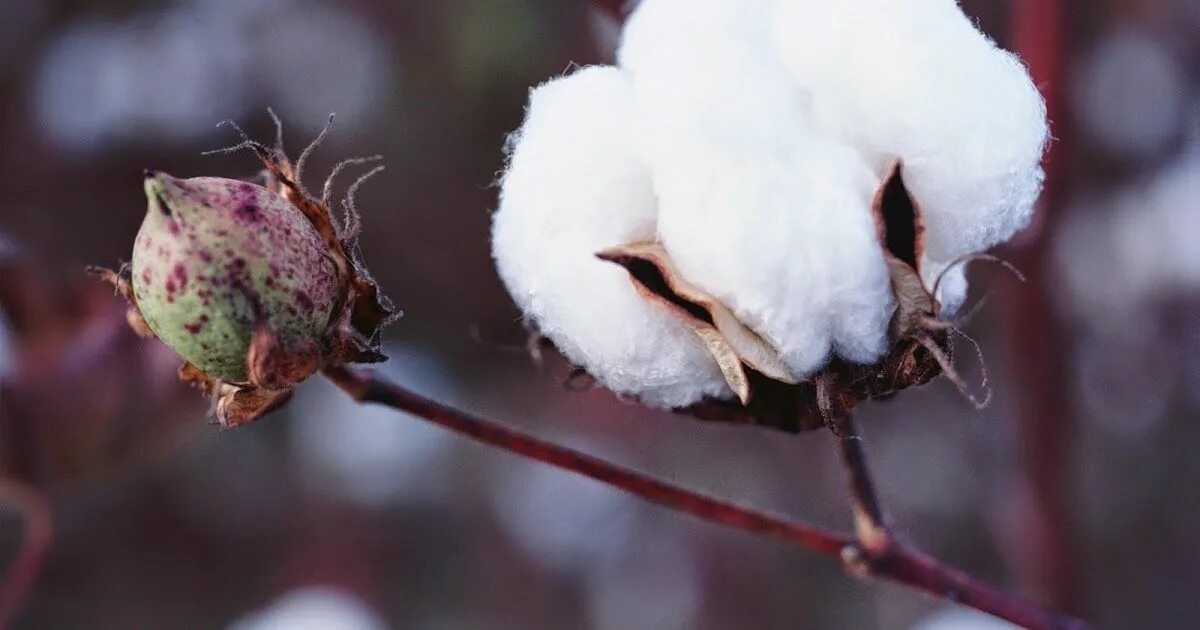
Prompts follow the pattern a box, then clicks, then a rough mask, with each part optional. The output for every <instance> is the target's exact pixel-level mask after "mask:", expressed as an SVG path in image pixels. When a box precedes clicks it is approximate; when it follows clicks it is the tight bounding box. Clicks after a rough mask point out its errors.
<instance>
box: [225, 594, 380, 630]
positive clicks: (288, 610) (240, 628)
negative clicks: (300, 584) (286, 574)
mask: <svg viewBox="0 0 1200 630" xmlns="http://www.w3.org/2000/svg"><path fill="white" fill-rule="evenodd" d="M387 627H388V625H387V623H386V622H384V620H383V618H382V617H381V616H380V615H379V613H377V612H375V611H374V610H372V609H371V608H370V607H369V606H367V604H366V603H364V602H363V601H362V600H360V599H358V598H357V597H355V596H353V595H351V594H349V593H347V592H345V591H342V590H339V589H335V588H331V587H326V586H310V587H305V588H300V589H296V590H294V591H291V592H289V593H286V594H284V595H283V596H282V597H280V598H279V599H277V600H275V601H274V602H272V603H271V604H270V605H269V606H268V607H266V608H264V609H262V610H260V611H257V612H253V613H250V614H248V615H246V616H245V617H242V618H241V619H239V620H237V621H235V622H233V623H232V624H230V625H229V630H386V629H387Z"/></svg>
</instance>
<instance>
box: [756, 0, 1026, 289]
mask: <svg viewBox="0 0 1200 630" xmlns="http://www.w3.org/2000/svg"><path fill="white" fill-rule="evenodd" d="M774 42H775V45H776V47H777V49H778V51H779V54H780V55H781V57H782V59H783V62H784V63H785V65H786V66H787V67H788V70H789V72H790V74H791V76H792V77H793V78H794V79H795V81H796V82H797V88H796V89H798V90H802V91H805V92H807V93H808V94H809V95H810V96H811V99H812V108H813V116H814V120H815V123H816V124H817V125H818V126H819V127H820V128H822V129H823V130H825V131H826V132H828V133H830V134H832V135H833V136H834V137H837V138H842V139H845V140H846V141H848V142H851V143H852V144H854V145H855V146H856V147H858V148H859V150H860V151H862V152H863V153H864V156H865V157H866V159H868V160H869V161H871V162H872V163H873V165H874V166H875V168H876V170H877V172H882V169H884V168H885V167H886V165H887V163H888V162H890V160H891V159H892V158H894V157H899V158H901V159H902V160H903V161H904V163H905V175H906V178H905V179H906V183H907V184H908V186H909V188H910V190H911V192H912V193H913V195H914V196H915V197H916V199H917V200H918V201H919V202H920V204H921V205H922V207H923V209H924V211H925V220H926V227H927V230H928V232H927V234H926V239H927V242H926V252H925V260H924V261H923V268H922V273H923V276H924V278H925V281H926V283H927V284H932V282H933V280H934V279H935V278H936V276H937V275H938V274H939V273H940V272H941V271H942V269H944V268H945V265H946V264H947V263H949V262H951V261H953V260H954V259H956V258H958V257H960V256H962V255H964V254H968V253H972V252H978V251H982V250H984V249H987V248H988V247H991V246H993V245H995V244H997V243H999V242H1001V241H1004V240H1006V239H1008V238H1009V237H1011V236H1012V235H1013V234H1014V233H1015V232H1016V231H1017V230H1019V229H1021V228H1022V227H1024V226H1025V225H1026V224H1027V223H1028V220H1029V218H1030V216H1031V213H1032V207H1033V204H1034V202H1035V201H1036V199H1037V196H1038V194H1039V192H1040V189H1041V183H1042V179H1043V176H1042V171H1041V168H1040V161H1041V157H1042V152H1043V150H1044V146H1045V143H1046V140H1047V133H1048V131H1047V125H1046V119H1045V115H1046V111H1045V104H1044V102H1043V100H1042V98H1041V96H1040V95H1039V93H1038V91H1037V89H1036V88H1035V86H1034V85H1033V83H1032V81H1031V80H1030V77H1029V74H1028V72H1027V70H1026V68H1025V67H1024V65H1023V64H1022V63H1021V61H1020V60H1019V59H1017V58H1016V57H1015V56H1013V55H1011V54H1009V53H1007V52H1005V51H1003V50H1001V49H999V48H997V47H996V46H995V44H994V43H993V42H992V41H991V40H989V39H988V38H987V37H986V36H985V35H983V34H982V33H980V32H979V31H978V30H976V28H975V26H974V25H973V24H972V23H971V21H970V20H969V19H968V18H967V17H966V15H964V14H963V12H962V10H961V9H960V8H959V7H958V4H957V2H955V0H854V1H842V2H830V1H828V0H778V13H777V19H776V21H775V24H774ZM942 297H943V301H944V302H956V301H961V296H942Z"/></svg>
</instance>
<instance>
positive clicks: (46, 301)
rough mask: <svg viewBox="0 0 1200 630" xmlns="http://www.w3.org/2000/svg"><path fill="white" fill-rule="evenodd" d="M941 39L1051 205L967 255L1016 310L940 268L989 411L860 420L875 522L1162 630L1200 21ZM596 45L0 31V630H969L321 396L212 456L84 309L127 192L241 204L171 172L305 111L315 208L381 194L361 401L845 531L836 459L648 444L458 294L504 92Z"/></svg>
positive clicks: (347, 35)
mask: <svg viewBox="0 0 1200 630" xmlns="http://www.w3.org/2000/svg"><path fill="white" fill-rule="evenodd" d="M963 5H964V7H965V8H966V10H967V11H968V13H970V14H971V15H972V16H973V17H975V18H976V19H978V20H979V21H980V23H981V25H982V26H983V28H984V29H985V30H986V31H987V32H989V33H990V34H992V36H993V37H995V38H996V39H997V40H999V41H1000V42H1001V43H1002V44H1004V45H1006V46H1009V47H1016V48H1022V50H1023V51H1024V52H1026V55H1027V59H1028V61H1029V62H1030V64H1031V65H1032V66H1033V68H1034V72H1035V75H1037V76H1038V78H1039V81H1040V82H1041V83H1042V87H1044V88H1045V89H1046V91H1047V94H1048V95H1049V96H1050V98H1051V101H1052V107H1051V111H1052V116H1053V117H1054V122H1055V126H1056V130H1055V135H1056V137H1057V138H1058V142H1057V143H1056V145H1055V151H1054V163H1053V167H1052V169H1051V178H1052V182H1051V186H1050V189H1049V190H1048V193H1047V196H1046V198H1045V202H1044V204H1043V208H1042V213H1041V215H1040V217H1039V221H1038V223H1037V225H1035V226H1034V228H1032V229H1031V230H1030V231H1029V232H1028V233H1027V234H1026V235H1024V236H1023V237H1022V238H1021V239H1019V240H1018V242H1017V243H1015V244H1014V245H1012V246H1010V247H1008V248H1006V249H1004V250H1002V251H1001V252H999V253H1000V254H1001V255H1002V256H1004V257H1005V258H1007V259H1009V260H1013V261H1014V262H1015V263H1017V264H1018V265H1019V266H1020V267H1022V269H1023V270H1024V271H1025V272H1026V273H1027V274H1028V275H1029V276H1030V282H1029V283H1027V284H1024V285H1021V284H1018V283H1016V281H1014V280H1013V279H1012V278H1011V277H1010V276H1008V275H1006V274H1004V273H1000V272H997V271H995V270H992V269H986V268H982V267H980V268H977V269H974V270H973V271H972V279H973V291H972V293H973V299H974V300H979V299H984V298H985V297H989V298H990V299H989V300H988V302H987V304H986V305H985V306H984V307H983V309H982V310H981V311H980V314H979V315H978V316H977V317H976V318H975V319H974V320H972V321H971V323H970V324H969V326H968V327H967V330H968V332H970V333H971V334H972V335H974V336H975V337H976V338H977V339H978V340H979V341H980V343H981V345H982V347H983V350H984V352H985V353H986V365H987V368H988V375H989V377H990V382H991V384H992V385H993V387H994V388H995V391H996V394H997V398H996V401H995V403H994V404H993V405H992V406H991V407H989V408H988V409H986V410H985V411H983V412H976V411H975V410H974V409H973V408H971V406H970V405H968V404H967V403H966V402H965V401H964V400H962V398H961V397H960V396H958V395H957V394H956V393H955V392H954V390H953V389H952V388H951V387H950V386H949V385H948V384H946V383H944V382H941V381H939V382H937V383H935V384H933V385H931V386H927V387H925V388H923V389H920V390H918V391H914V392H909V393H907V394H905V395H904V396H901V397H899V398H897V399H896V400H893V401H890V402H886V403H872V404H868V405H865V406H864V407H863V408H862V411H861V413H860V424H861V426H862V429H863V431H864V432H865V436H866V439H867V442H866V447H867V449H868V452H869V454H870V456H871V457H872V459H873V462H874V466H875V472H876V476H877V478H878V482H879V485H880V491H881V493H882V495H883V498H884V500H885V502H886V503H887V504H888V505H889V506H890V509H891V511H892V513H893V516H894V519H895V522H896V526H897V528H898V529H899V530H900V531H901V532H902V533H903V535H904V536H906V537H907V538H909V539H910V540H912V541H913V542H915V543H916V544H918V545H919V546H921V547H923V548H924V549H926V550H928V551H929V552H931V553H933V554H934V555H936V556H938V557H940V558H942V559H944V560H946V561H947V562H949V563H951V564H954V565H957V566H960V567H963V568H965V569H967V570H968V571H970V572H971V573H973V574H975V575H977V576H979V577H981V578H984V579H987V580H989V581H992V582H994V583H996V584H999V585H1003V586H1004V587H1006V588H1009V589H1012V590H1014V591H1018V592H1021V593H1023V594H1025V595H1028V596H1029V597H1032V598H1035V599H1037V600H1039V601H1042V602H1046V603H1049V604H1053V605H1055V606H1058V607H1061V608H1065V609H1068V610H1072V611H1074V612H1077V613H1079V614H1082V615H1085V616H1087V617H1088V618H1090V619H1092V620H1093V621H1094V622H1096V623H1097V624H1098V625H1099V626H1100V627H1106V628H1119V627H1138V628H1152V627H1186V626H1189V625H1193V624H1194V623H1195V620H1196V619H1198V618H1200V458H1198V457H1196V456H1195V455H1194V453H1193V451H1192V449H1193V448H1194V447H1195V446H1196V445H1200V422H1198V418H1197V414H1198V412H1200V248H1198V247H1197V238H1198V236H1200V1H1198V0H1107V1H1098V0H1075V1H1074V2H1051V1H1047V0H1012V1H1010V2H997V1H994V0H992V1H987V0H969V1H968V0H964V2H963ZM1056 11H1061V13H1056ZM1056 19H1057V21H1056ZM1059 27H1061V28H1059ZM1047 29H1051V34H1052V36H1051V37H1049V38H1047V37H1046V36H1045V33H1046V31H1047ZM617 32H618V30H617V26H616V23H615V21H614V20H613V19H611V17H609V14H608V13H606V12H603V11H599V10H595V9H592V8H589V6H588V5H587V3H586V2H585V0H445V1H442V2H432V1H429V0H350V1H347V2H337V3H333V2H316V1H307V0H173V1H167V2H146V1H138V0H120V1H106V2H99V1H91V2H85V1H74V0H56V1H55V0H3V1H0V471H2V473H3V481H0V567H3V569H0V570H2V571H3V572H4V573H5V574H6V575H8V574H11V572H12V571H13V570H14V569H13V568H12V567H17V568H16V569H15V570H17V571H24V572H26V573H28V574H29V575H31V576H32V575H33V572H32V571H30V569H31V568H32V567H33V566H34V564H40V568H39V569H38V570H37V572H36V577H35V578H34V581H33V582H32V585H31V587H30V588H29V590H28V592H27V593H26V595H25V596H24V597H23V598H22V599H21V601H19V602H0V611H2V610H3V609H4V606H9V607H10V608H11V607H12V606H16V614H15V617H14V625H15V626H16V627H27V628H76V627H89V628H160V627H170V628H221V627H232V628H237V629H238V630H252V629H261V628H318V629H333V628H337V629H342V628H345V629H376V628H432V629H438V628H522V629H524V628H594V629H603V630H611V629H641V628H647V629H650V628H654V629H660V628H661V629H671V628H681V629H682V628H705V629H724V628H908V627H920V628H966V627H1000V626H989V625H980V624H986V623H988V622H987V621H986V620H980V619H979V618H977V617H972V616H971V615H970V614H969V613H965V612H963V611H961V610H958V609H956V608H954V607H952V606H949V605H945V604H939V603H937V602H932V601H929V600H927V599H925V598H923V597H921V596H918V595H914V594H912V593H910V592H908V591H907V590H904V589H902V588H900V587H897V586H893V585H889V584H881V583H875V582H872V583H863V582H860V581H857V580H854V579H852V578H850V577H847V576H845V575H844V574H843V573H842V571H841V570H840V568H839V567H837V566H835V564H834V563H832V562H830V561H829V560H828V559H825V558H820V557H816V556H814V555H812V554H809V553H806V552H804V551H800V550H796V549H793V548H790V547H787V546H784V545H781V544H778V543H774V542H770V541H764V540H760V539H757V538H754V537H751V536H749V535H746V534H743V533H740V532H734V531H729V530H726V529H722V528H719V527H716V526H713V525H710V524H707V523H704V522H701V521H698V520H694V519H692V518H689V517H685V516H680V515H678V514H675V513H673V512H669V511H666V510H662V509H658V508H655V507H651V506H648V505H645V504H643V503H640V502H638V501H637V500H634V499H632V498H629V497H627V496H626V495H623V494H621V493H619V492H617V491H614V490H611V489H608V488H606V487H604V486H601V485H599V484H596V483H594V482H591V481H588V480H585V479H582V478H579V477H575V476H572V475H569V474H566V473H561V472H558V471H556V470H553V469H550V468H548V467H545V466H542V465H540V464H537V463H532V462H527V461H524V460H522V459H518V458H516V457H514V456H512V455H509V454H507V453H503V452H498V451H494V450H489V449H487V448H485V447H482V446H477V445H475V444H473V443H469V442H466V441H465V440H463V439H460V438H457V437H455V436H452V435H450V434H448V433H445V432H442V431H440V430H438V429H436V428H431V427H428V426H426V425H424V424H423V423H421V422H420V421H418V420H416V419H413V418H408V417H404V416H401V415H397V414H395V413H392V412H389V411H386V410H383V409H375V408H368V407H359V406H356V405H354V404H351V403H349V402H347V400H346V399H345V398H344V397H343V396H342V395H341V394H340V393H339V392H337V391H336V390H334V389H333V388H332V387H331V386H329V385H328V384H327V383H325V382H322V381H321V380H320V379H313V380H312V382H309V383H306V384H305V385H304V386H303V387H302V388H301V390H300V391H299V393H298V395H297V398H296V400H295V401H294V402H293V404H291V405H290V406H289V407H287V408H286V410H284V411H282V412H279V413H276V414H275V415H273V416H271V417H270V418H268V419H266V420H264V421H260V422H258V423H255V424H253V425H251V426H248V427H246V428H243V429H239V430H236V431H231V432H226V433H219V432H218V431H217V430H216V429H215V428H214V427H213V426H211V425H208V424H206V422H205V411H206V401H204V400H202V399H201V398H200V397H199V396H198V395H196V394H195V393H194V392H191V391H187V390H185V389H183V388H182V387H181V386H180V385H178V384H177V383H176V382H175V375H174V370H175V365H176V359H175V358H174V356H173V355H172V354H171V353H170V352H169V351H167V350H165V349H164V348H162V347H160V346H158V345H156V344H143V343H140V342H138V341H137V340H136V339H135V338H134V337H133V335H132V333H130V332H128V331H127V329H126V327H125V324H124V319H123V305H122V304H120V303H119V301H118V300H115V299H114V298H113V297H112V295H111V291H110V290H108V289H106V288H105V287H101V286H99V285H97V284H95V283H93V282H90V281H89V280H87V279H86V278H85V277H84V276H83V274H82V271H81V269H82V267H83V266H84V265H86V264H93V263H101V264H106V265H112V264H115V263H116V262H117V261H119V260H122V259H127V258H128V257H129V252H130V251H131V244H132V241H133V236H134V234H135V232H136V230H137V228H138V225H139V224H140V222H141V219H142V215H143V212H144V208H145V201H144V199H143V196H142V192H141V185H140V173H141V169H143V168H146V167H154V168H159V169H164V170H166V171H168V172H171V173H173V174H175V175H179V176H197V175H216V176H224V177H244V176H250V175H252V174H254V173H255V172H256V171H257V168H258V165H257V164H256V163H255V160H254V159H253V157H252V156H250V155H246V154H243V155H228V156H220V157H202V156H201V155H200V153H201V151H204V150H209V149H215V148H220V147H223V146H226V145H229V144H232V143H234V142H235V141H236V138H235V137H234V136H233V135H231V132H230V131H229V130H228V129H217V128H216V127H215V124H216V123H217V122H219V121H221V120H223V119H227V118H229V119H233V120H235V121H237V122H238V123H240V124H242V125H243V126H245V127H246V128H247V129H248V130H250V131H251V133H252V134H255V135H258V136H260V137H264V138H269V137H270V136H269V134H271V133H272V131H271V127H270V123H269V119H268V118H267V116H266V111H265V108H266V107H267V106H271V107H274V108H275V110H276V111H277V112H279V114H280V115H281V117H282V118H283V119H284V121H285V123H286V124H287V140H288V142H289V144H290V147H291V148H292V150H293V151H295V150H296V149H298V148H300V147H302V146H303V145H304V144H306V143H307V142H308V140H309V139H310V138H311V137H312V136H313V135H314V134H315V133H316V132H317V131H318V130H319V129H320V126H321V125H322V124H323V122H324V120H325V117H326V116H327V114H328V113H329V112H337V114H338V119H337V123H336V125H335V127H334V132H333V134H332V135H331V137H330V138H329V140H328V141H327V142H326V143H325V144H324V145H323V146H322V147H321V149H320V150H319V151H318V153H317V155H316V156H315V158H314V160H315V161H314V163H313V166H312V167H311V168H310V171H309V172H310V173H321V172H323V171H324V170H326V169H328V168H329V167H331V166H332V165H333V164H334V163H335V162H336V161H338V160H339V159H341V158H344V157H350V156H355V155H369V154H374V153H382V154H384V155H385V156H386V158H387V165H388V170H387V171H386V172H385V173H384V174H383V175H382V176H380V177H377V178H375V179H374V180H372V181H371V182H370V183H369V184H367V185H366V186H365V187H364V188H363V190H362V192H361V194H360V197H359V205H360V207H361V208H362V209H363V211H364V213H365V221H366V226H367V229H366V234H365V238H364V240H363V249H364V251H365V255H366V259H367V262H368V264H369V265H370V267H371V269H372V270H373V272H374V274H375V275H376V276H377V278H378V279H379V280H380V282H381V284H382V285H383V287H384V289H385V291H386V292H387V293H389V294H390V295H391V296H392V297H393V298H394V299H395V301H396V302H397V304H398V305H399V306H400V307H401V308H402V309H403V310H404V312H405V317H404V318H403V319H402V320H400V321H399V322H398V323H397V324H396V325H394V326H393V327H391V328H390V329H389V330H387V332H386V339H387V346H388V351H389V354H390V355H391V356H392V361H391V362H390V363H388V364H386V365H385V366H384V367H383V368H382V369H383V371H384V372H385V373H387V374H388V375H390V376H391V377H393V378H395V379H398V380H399V381H401V382H403V383H405V384H407V385H409V386H411V387H412V388H413V389H415V390H416V391H418V392H420V393H423V394H426V395H429V396H432V397H434V398H436V399H438V400H441V401H445V402H448V403H452V404H454V405H457V406H460V407H463V408H466V409H470V410H475V411H479V412H482V413H485V414H487V415H489V416H491V417H493V418H495V419H497V420H499V421H502V422H505V423H509V424H512V425H516V426H519V427H522V428H524V429H527V430H529V431H531V432H535V433H536V434H538V435H541V436H545V437H549V438H552V439H555V440H557V441H560V442H562V443H564V444H567V445H570V446H573V447H577V448H579V449H582V450H585V451H587V452H590V453H594V454H598V455H602V456H605V457H607V458H611V459H612V460H614V461H617V462H620V463H622V464H626V465H629V466H633V467H636V468H639V469H642V470H645V471H649V472H652V473H655V474H658V475H661V476H663V477H666V478H669V479H671V480H673V481H676V482H678V483H681V484H685V485H688V486H691V487H695V488H698V489H702V490H704V491H707V492H710V493H714V494H718V495H720V496H723V497H729V498H732V499H735V500H737V501H739V502H742V503H747V504H751V505H754V506H758V507H762V508H767V509H773V510H777V511H780V512H784V513H787V514H791V515H795V516H797V517H801V518H805V519H809V520H813V521H816V522H818V523H821V524H824V525H828V526H831V527H838V528H841V529H847V528H849V526H850V519H849V512H848V507H847V504H846V489H845V487H844V479H843V475H842V471H841V470H840V467H839V466H838V463H837V461H836V453H835V449H834V448H833V442H832V438H831V437H830V436H828V435H826V434H821V433H815V434H807V435H802V436H790V435H785V434H781V433H776V432H772V431H768V430H756V429H748V428H738V427H728V426H714V425H707V424H701V423H697V422H693V421H691V420H689V419H688V418H685V417H681V416H674V415H671V414H667V413H659V412H650V411H645V410H642V409H639V408H638V407H636V406H633V405H631V404H628V403H626V402H622V401H619V400H617V399H616V398H614V397H613V396H611V395H609V394H607V393H605V392H603V391H596V390H584V389H581V388H579V387H572V386H568V385H567V384H566V382H565V381H566V377H565V374H566V372H565V370H563V369H562V366H561V365H556V364H555V363H554V362H553V361H551V362H550V364H549V366H548V367H547V368H546V369H541V370H540V369H539V368H538V367H537V366H535V365H534V363H533V362H532V361H531V360H530V359H529V357H528V355H527V354H526V353H525V351H524V348H523V344H524V341H525V339H524V331H523V330H522V328H521V326H520V323H519V321H518V313H517V311H516V309H515V307H514V306H513V305H512V304H511V303H510V301H509V299H508V297H507V295H506V294H505V292H504V290H503V288H502V287H501V285H500V282H499V280H498V279H497V277H496V275H495V272H494V270H493V268H492V266H491V263H490V257H489V245H488V226H489V211H490V209H491V208H492V207H493V206H494V204H495V196H496V189H495V187H494V186H493V185H492V183H493V181H494V179H495V177H496V175H497V172H498V171H499V170H500V168H501V166H502V164H503V155H502V151H501V148H502V146H503V144H504V140H505V135H506V134H507V133H508V132H510V131H511V130H513V129H515V128H516V127H517V126H518V125H519V123H520V121H521V117H522V109H523V107H524V103H525V99H526V94H527V90H528V88H529V87H530V86H532V85H535V84H537V83H539V82H541V81H543V80H545V79H547V78H549V77H552V76H554V75H557V74H560V73H562V72H564V71H565V70H567V69H569V68H570V67H571V66H572V64H587V63H596V62H603V61H606V60H607V59H609V56H610V55H611V51H612V48H613V45H614V43H615V37H616V34H617ZM313 177H318V176H317V175H313ZM971 354H972V353H970V352H963V353H960V355H961V356H963V357H966V358H964V359H963V360H962V365H963V366H964V371H965V372H966V373H967V374H968V376H970V377H972V378H973V379H974V382H978V381H979V379H980V378H981V374H980V372H979V363H978V361H976V360H975V359H973V358H971V357H970V356H969V355H971ZM22 510H23V511H22ZM22 513H24V514H25V515H26V516H30V517H31V518H32V522H33V523H34V527H33V528H32V537H30V536H27V535H24V534H23V531H29V530H26V529H24V528H23V527H22V523H23V520H22ZM46 536H49V540H50V544H49V547H48V551H47V552H46V555H45V556H44V558H43V559H42V562H40V563H37V562H35V561H36V560H37V558H36V557H35V556H36V554H30V553H28V552H29V550H31V549H35V548H36V547H37V542H38V540H42V539H45V537H46ZM23 541H24V542H23ZM22 550H25V552H24V553H23V552H22ZM972 624H976V625H972Z"/></svg>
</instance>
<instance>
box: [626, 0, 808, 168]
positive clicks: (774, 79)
mask: <svg viewBox="0 0 1200 630" xmlns="http://www.w3.org/2000/svg"><path fill="white" fill-rule="evenodd" d="M774 3H775V0H738V1H733V0H645V1H644V2H642V3H641V4H640V5H639V6H638V9H637V10H636V11H635V12H634V13H633V15H632V16H630V18H629V22H628V24H627V25H626V27H625V33H624V36H623V38H622V42H621V48H620V50H619V51H618V59H619V61H620V65H621V67H622V68H623V69H625V70H626V71H628V72H629V75H630V77H631V78H632V80H633V91H634V99H635V108H636V110H637V113H638V124H639V129H638V137H639V139H640V140H641V142H642V144H643V146H644V147H646V149H647V150H648V151H649V154H648V155H649V158H650V159H651V161H652V162H655V161H657V159H658V158H659V155H658V150H659V149H660V148H662V149H663V150H665V151H666V155H665V156H662V157H665V158H666V159H668V160H670V159H675V158H676V156H678V155H679V153H680V152H679V151H678V149H677V148H676V147H674V146H673V145H674V144H675V143H677V142H679V141H685V142H686V141H691V140H696V141H714V142H718V143H720V144H722V145H723V146H729V147H733V148H752V149H756V150H757V149H763V148H776V149H779V150H781V151H790V149H791V147H792V146H793V144H794V143H793V140H792V138H794V137H795V135H796V134H797V133H801V132H803V131H804V130H805V129H806V128H807V127H808V123H807V121H806V120H805V118H804V116H803V112H804V109H805V108H806V102H807V96H806V95H805V94H803V93H801V92H798V91H796V90H795V89H792V86H791V84H790V83H789V82H788V81H787V77H786V76H785V74H784V68H783V66H782V65H781V64H780V63H779V60H778V56H777V55H776V54H775V53H774V51H773V50H772V48H771V41H770V35H771V17H772V12H771V7H772V6H773V5H774ZM655 166H656V167H657V164H655Z"/></svg>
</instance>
